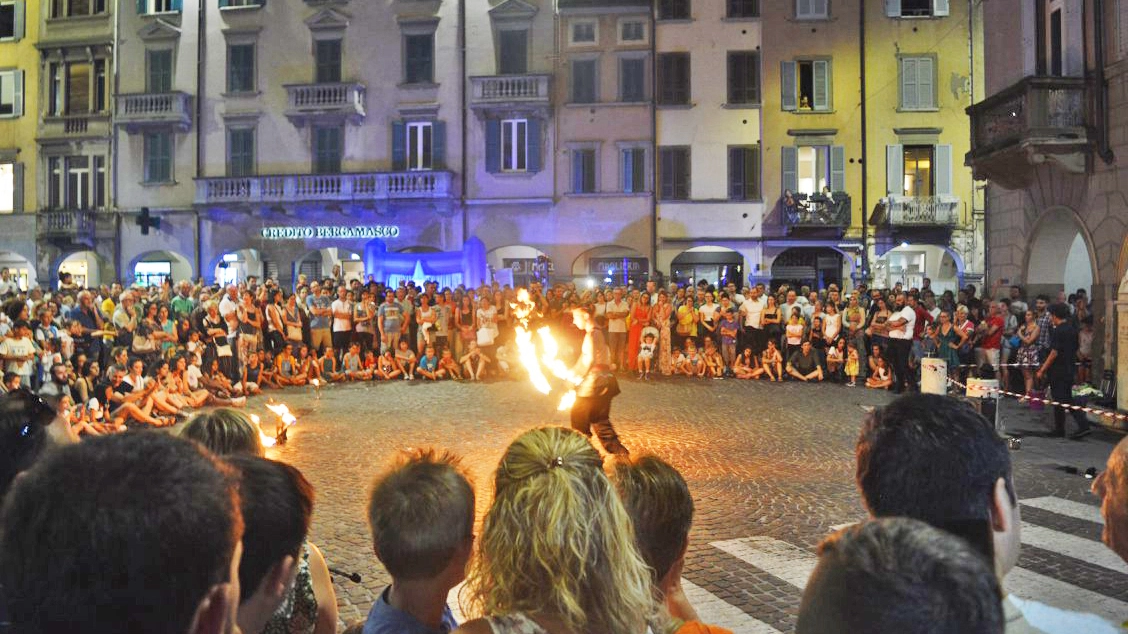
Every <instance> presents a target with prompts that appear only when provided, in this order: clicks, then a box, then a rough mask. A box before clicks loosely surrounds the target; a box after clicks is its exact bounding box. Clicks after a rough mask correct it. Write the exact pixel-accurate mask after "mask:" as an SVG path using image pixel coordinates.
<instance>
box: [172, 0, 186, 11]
mask: <svg viewBox="0 0 1128 634" xmlns="http://www.w3.org/2000/svg"><path fill="white" fill-rule="evenodd" d="M172 10H173V11H183V10H184V0H172Z"/></svg>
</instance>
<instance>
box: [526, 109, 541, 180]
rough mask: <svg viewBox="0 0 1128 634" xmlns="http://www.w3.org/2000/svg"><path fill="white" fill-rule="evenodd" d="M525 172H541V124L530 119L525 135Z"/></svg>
mask: <svg viewBox="0 0 1128 634" xmlns="http://www.w3.org/2000/svg"><path fill="white" fill-rule="evenodd" d="M525 171H527V172H529V173H530V174H536V173H537V172H539V171H541V122H540V119H529V122H528V127H527V128H526V134H525Z"/></svg>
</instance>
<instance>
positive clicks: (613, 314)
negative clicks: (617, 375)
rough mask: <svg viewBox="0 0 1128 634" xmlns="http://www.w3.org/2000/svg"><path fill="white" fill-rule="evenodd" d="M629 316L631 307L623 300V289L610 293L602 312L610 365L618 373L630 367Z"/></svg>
mask: <svg viewBox="0 0 1128 634" xmlns="http://www.w3.org/2000/svg"><path fill="white" fill-rule="evenodd" d="M630 314H631V305H630V304H629V303H628V302H627V300H625V299H623V289H621V288H616V289H615V290H613V291H611V299H610V300H609V301H608V302H607V303H606V307H605V311H604V315H605V316H606V317H607V345H608V346H609V347H610V348H611V363H612V364H613V365H614V366H615V369H616V370H620V371H622V370H625V369H627V367H628V365H630V363H629V360H628V359H627V316H628V315H630ZM643 325H644V326H645V325H647V324H643Z"/></svg>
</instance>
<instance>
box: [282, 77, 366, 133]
mask: <svg viewBox="0 0 1128 634" xmlns="http://www.w3.org/2000/svg"><path fill="white" fill-rule="evenodd" d="M286 95H287V98H288V102H287V105H286V116H287V117H288V118H289V119H290V121H292V122H293V123H294V125H298V126H301V125H305V124H306V123H308V122H309V121H317V120H326V119H336V120H340V119H345V120H347V121H349V122H350V123H352V124H354V125H356V124H359V123H360V122H362V121H364V117H365V115H366V112H365V95H366V92H365V86H364V84H342V83H334V84H290V85H288V86H286Z"/></svg>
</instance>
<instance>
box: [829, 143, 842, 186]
mask: <svg viewBox="0 0 1128 634" xmlns="http://www.w3.org/2000/svg"><path fill="white" fill-rule="evenodd" d="M829 184H830V191H832V192H843V191H846V148H844V147H842V146H841V145H832V146H830V183H829Z"/></svg>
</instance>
